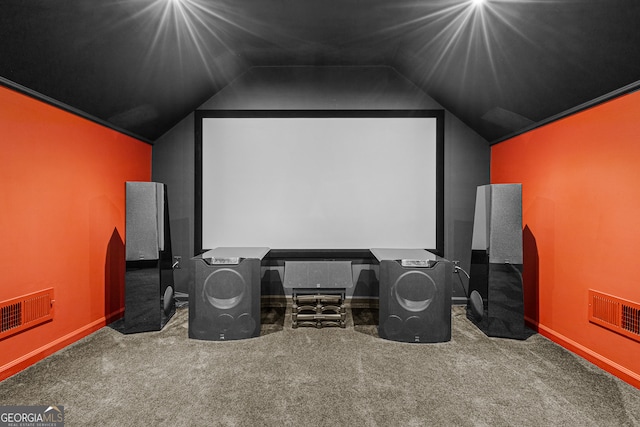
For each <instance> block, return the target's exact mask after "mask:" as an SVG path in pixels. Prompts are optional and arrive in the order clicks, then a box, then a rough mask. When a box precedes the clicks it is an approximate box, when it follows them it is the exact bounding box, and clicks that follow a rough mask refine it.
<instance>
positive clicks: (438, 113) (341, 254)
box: [193, 109, 445, 259]
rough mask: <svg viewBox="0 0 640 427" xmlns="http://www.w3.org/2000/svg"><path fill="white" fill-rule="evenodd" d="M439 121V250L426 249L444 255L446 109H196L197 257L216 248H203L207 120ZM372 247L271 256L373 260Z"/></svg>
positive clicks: (282, 251)
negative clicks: (398, 119) (204, 144)
mask: <svg viewBox="0 0 640 427" xmlns="http://www.w3.org/2000/svg"><path fill="white" fill-rule="evenodd" d="M403 117H432V118H435V119H436V247H435V248H423V249H426V250H428V251H430V252H433V253H435V254H436V255H439V256H444V175H445V174H444V110H431V109H428V110H427V109H415V110H413V109H412V110H196V111H195V114H194V122H195V123H194V125H195V156H194V158H195V168H194V170H195V189H194V190H195V191H194V202H195V203H194V236H193V241H194V255H199V254H201V253H202V252H204V251H206V250H209V249H214V248H203V247H202V137H203V135H202V123H203V120H204V119H207V118H249V119H255V118H403ZM369 249H370V248H354V249H330V248H327V249H284V248H278V249H273V250H271V253H270V256H274V255H276V254H278V253H279V254H281V256H282V257H287V258H310V257H311V258H317V257H319V256H321V257H323V258H332V259H333V258H348V259H351V258H354V257H355V258H362V257H364V258H369V257H370V254H369Z"/></svg>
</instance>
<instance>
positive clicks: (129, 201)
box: [124, 182, 176, 333]
mask: <svg viewBox="0 0 640 427" xmlns="http://www.w3.org/2000/svg"><path fill="white" fill-rule="evenodd" d="M125 192H126V229H125V239H126V244H125V254H126V255H125V256H126V273H125V309H124V332H125V333H134V332H146V331H159V330H160V329H162V328H163V327H164V325H165V324H166V323H167V322H168V321H169V319H170V318H171V316H173V314H174V313H175V309H176V306H175V300H174V291H173V287H174V282H173V268H172V258H173V255H172V253H171V233H170V229H169V206H168V203H167V189H166V186H165V185H164V184H160V183H157V182H127V183H126V184H125Z"/></svg>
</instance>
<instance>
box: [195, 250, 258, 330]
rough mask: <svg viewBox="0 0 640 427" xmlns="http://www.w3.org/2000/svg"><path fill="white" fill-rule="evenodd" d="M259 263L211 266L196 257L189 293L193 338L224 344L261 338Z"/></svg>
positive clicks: (256, 261) (247, 262) (242, 261)
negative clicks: (222, 342) (193, 277)
mask: <svg viewBox="0 0 640 427" xmlns="http://www.w3.org/2000/svg"><path fill="white" fill-rule="evenodd" d="M260 266H261V261H260V260H259V259H242V260H241V261H240V263H239V264H230V265H211V264H209V263H208V262H207V261H206V260H204V259H202V258H199V257H196V258H195V267H196V277H195V281H194V283H193V284H192V285H191V288H190V290H189V337H190V338H196V339H202V340H210V341H224V340H237V339H244V338H251V337H257V336H259V335H260V296H261V294H260Z"/></svg>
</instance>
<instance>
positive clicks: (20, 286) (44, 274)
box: [0, 87, 151, 380]
mask: <svg viewBox="0 0 640 427" xmlns="http://www.w3.org/2000/svg"><path fill="white" fill-rule="evenodd" d="M0 147H1V150H0V206H1V211H0V230H1V237H0V260H1V262H2V268H1V269H0V271H1V274H0V301H5V300H7V299H11V298H14V297H18V296H21V295H24V294H27V293H30V292H34V291H38V290H41V289H45V288H49V287H52V288H54V293H55V295H54V297H55V302H54V310H55V312H54V318H53V320H52V321H50V322H48V323H45V324H43V325H40V326H36V327H34V328H32V329H29V330H27V331H24V332H21V333H18V334H16V335H12V336H10V337H7V338H5V339H2V340H0V380H1V379H4V378H7V377H8V376H10V375H13V374H14V373H16V372H18V371H19V370H21V369H23V368H25V367H26V366H29V365H30V364H32V363H34V362H36V361H38V360H40V359H42V358H43V357H45V356H47V355H49V354H51V353H53V352H55V351H57V350H59V349H61V348H62V347H64V346H65V345H68V344H70V343H71V342H74V341H76V340H78V339H80V338H82V337H83V336H85V335H87V334H89V333H91V332H93V331H95V330H96V329H98V328H100V327H102V326H103V325H105V324H106V323H107V322H108V321H111V320H115V319H117V318H118V317H121V316H122V314H123V312H124V243H123V242H124V222H125V206H124V203H125V194H124V187H125V184H124V183H125V181H129V180H131V181H149V180H150V179H151V146H150V145H148V144H146V143H144V142H141V141H139V140H137V139H134V138H131V137H129V136H126V135H123V134H121V133H118V132H116V131H114V130H111V129H108V128H106V127H104V126H101V125H99V124H96V123H94V122H91V121H88V120H86V119H84V118H81V117H78V116H76V115H73V114H71V113H68V112H65V111H63V110H60V109H58V108H55V107H52V106H50V105H48V104H45V103H42V102H40V101H37V100H34V99H32V98H30V97H27V96H24V95H22V94H19V93H17V92H14V91H12V90H10V89H7V88H5V87H0Z"/></svg>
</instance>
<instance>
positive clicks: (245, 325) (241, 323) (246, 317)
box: [236, 313, 256, 334]
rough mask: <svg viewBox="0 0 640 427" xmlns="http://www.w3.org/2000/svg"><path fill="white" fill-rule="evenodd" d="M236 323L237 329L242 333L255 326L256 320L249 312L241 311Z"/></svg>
mask: <svg viewBox="0 0 640 427" xmlns="http://www.w3.org/2000/svg"><path fill="white" fill-rule="evenodd" d="M236 324H237V325H238V330H240V332H242V333H243V334H249V333H251V332H253V331H254V330H255V328H256V321H255V320H253V317H251V315H250V314H249V313H242V314H241V315H240V316H238V318H237V319H236Z"/></svg>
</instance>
